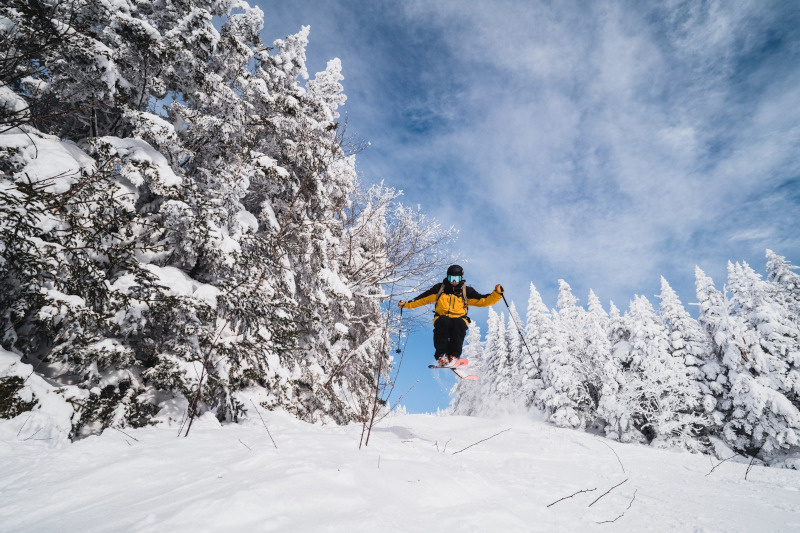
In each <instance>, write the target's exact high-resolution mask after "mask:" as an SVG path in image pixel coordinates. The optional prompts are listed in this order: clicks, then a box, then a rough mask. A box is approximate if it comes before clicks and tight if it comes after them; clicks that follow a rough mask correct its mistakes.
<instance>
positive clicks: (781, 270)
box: [767, 250, 800, 316]
mask: <svg viewBox="0 0 800 533" xmlns="http://www.w3.org/2000/svg"><path fill="white" fill-rule="evenodd" d="M798 268H799V267H797V266H795V265H792V264H791V263H789V262H788V261H787V260H786V258H785V257H783V256H782V255H778V254H776V253H775V252H773V251H772V250H767V274H768V279H769V280H770V281H772V282H773V283H775V284H777V285H778V287H780V289H781V292H782V293H783V299H784V300H785V301H786V303H787V305H788V307H789V310H790V311H791V312H793V313H794V316H798V315H800V275H798V274H797V273H796V272H794V271H795V270H797V269H798Z"/></svg>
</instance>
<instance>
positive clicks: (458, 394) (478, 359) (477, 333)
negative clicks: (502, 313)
mask: <svg viewBox="0 0 800 533" xmlns="http://www.w3.org/2000/svg"><path fill="white" fill-rule="evenodd" d="M482 344H483V343H482V341H481V328H480V327H479V326H478V324H475V323H473V324H471V325H470V327H469V329H468V330H467V338H466V340H465V344H464V350H463V352H462V354H461V356H462V357H466V358H467V359H469V369H470V370H469V371H470V373H472V374H477V375H479V376H485V375H486V372H485V370H484V369H485V366H486V365H485V363H484V356H483V346H482ZM484 388H485V387H484V381H482V380H478V381H473V380H465V379H460V380H458V381H456V383H455V385H453V390H451V391H450V394H451V396H452V400H451V401H450V409H451V412H452V413H453V414H454V415H464V416H480V415H481V414H482V413H483V410H484V409H485V407H486V402H491V401H492V399H491V398H488V397H484V393H485V392H486V391H485V390H484Z"/></svg>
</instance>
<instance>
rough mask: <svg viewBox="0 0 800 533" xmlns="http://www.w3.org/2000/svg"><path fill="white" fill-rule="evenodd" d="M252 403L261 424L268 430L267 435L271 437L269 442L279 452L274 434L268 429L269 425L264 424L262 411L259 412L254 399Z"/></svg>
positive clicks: (251, 400)
mask: <svg viewBox="0 0 800 533" xmlns="http://www.w3.org/2000/svg"><path fill="white" fill-rule="evenodd" d="M250 403H252V404H253V407H254V408H255V410H256V413H258V418H260V419H261V423H262V424H264V429H266V430H267V435H269V440H271V441H272V445H273V446H275V449H276V450H277V449H278V445H277V444H275V439H273V438H272V433H270V432H269V428H268V427H267V423H266V422H264V417H263V416H261V411H259V410H258V406H257V405H256V404H255V402H254V401H253V399H252V398H251V399H250Z"/></svg>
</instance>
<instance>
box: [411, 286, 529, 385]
mask: <svg viewBox="0 0 800 533" xmlns="http://www.w3.org/2000/svg"><path fill="white" fill-rule="evenodd" d="M501 288H502V287H501ZM500 296H502V297H503V302H504V303H505V304H506V307H508V315H509V316H510V317H511V320H512V322H514V325H515V326H516V327H517V333H519V338H520V339H522V344H524V345H525V349H526V350H527V351H528V355H530V356H531V361H533V366H534V367H535V368H536V373H537V374H538V373H540V371H539V365H538V364H536V359H535V358H534V357H533V354H532V353H531V349H530V348H528V342H527V341H526V340H525V335H523V334H522V328H520V327H519V324H517V319H516V318H514V314H513V313H512V312H511V307H509V305H508V301H507V300H506V294H505V292H502V293H500ZM401 311H402V310H401Z"/></svg>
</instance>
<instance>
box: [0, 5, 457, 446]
mask: <svg viewBox="0 0 800 533" xmlns="http://www.w3.org/2000/svg"><path fill="white" fill-rule="evenodd" d="M0 17H2V18H0V20H2V22H3V23H2V24H0V32H2V35H0V39H2V41H3V43H4V46H5V47H6V48H7V52H5V56H4V57H5V58H6V59H7V61H3V62H0V74H2V78H0V79H2V84H1V85H0V122H2V124H1V125H0V170H1V171H2V179H0V195H2V200H3V204H2V206H0V225H2V227H3V229H4V231H3V236H2V247H1V248H0V250H2V261H0V284H2V286H3V288H4V289H6V290H4V291H3V294H2V296H0V304H1V305H2V308H1V309H0V313H2V315H0V316H2V320H3V321H4V337H3V341H2V342H3V346H4V347H5V348H9V349H13V350H16V352H17V353H19V354H20V356H21V358H23V360H24V361H26V362H30V363H34V364H36V368H37V371H38V372H41V373H43V374H47V375H48V377H49V378H50V379H51V380H53V382H54V383H59V382H69V383H72V384H75V385H76V387H72V388H70V390H72V391H74V390H78V391H83V392H81V393H80V394H78V396H77V397H74V398H72V400H71V405H74V406H76V410H75V415H74V417H73V427H74V430H75V432H76V433H86V432H91V431H94V430H95V429H99V428H102V427H106V426H109V425H115V426H122V425H136V424H143V423H146V422H147V421H148V420H150V419H152V417H153V416H154V415H155V414H156V413H157V412H158V411H159V410H160V409H161V408H162V407H164V406H167V405H172V404H175V405H178V406H183V407H184V408H186V409H187V411H188V414H189V415H190V416H192V417H193V416H197V415H200V414H202V413H204V412H207V411H210V412H213V413H214V414H215V415H216V416H217V417H218V418H219V419H220V420H236V419H237V418H238V417H239V416H240V415H241V414H242V412H243V411H244V410H246V409H247V406H246V405H245V400H247V399H249V398H253V397H256V398H258V399H259V401H260V402H261V404H262V405H263V406H265V407H268V408H279V407H280V408H285V409H287V410H289V411H291V412H293V413H295V414H297V415H298V416H300V417H301V418H303V419H306V420H311V421H313V420H332V421H336V422H345V421H347V420H350V419H352V418H354V417H358V416H359V413H358V412H357V409H355V408H354V405H353V402H352V401H351V399H352V398H353V397H357V396H359V395H362V396H363V395H364V394H367V393H368V392H369V391H371V390H373V385H374V383H375V380H379V379H381V375H379V374H381V373H385V372H387V371H388V368H389V363H390V359H389V355H388V354H389V350H388V346H387V339H388V335H389V332H390V331H391V328H390V324H391V320H390V319H389V318H387V316H384V313H383V308H382V307H381V305H380V302H381V300H382V299H384V298H386V297H388V296H389V294H387V292H386V291H384V287H385V286H386V285H387V284H392V283H397V282H398V281H402V280H403V279H407V278H408V277H409V275H408V273H409V272H412V275H414V274H418V275H424V274H426V267H428V266H430V265H431V264H432V263H436V261H441V260H442V256H440V255H435V254H434V256H432V257H433V259H432V260H430V261H429V260H428V259H427V257H426V255H428V254H427V248H426V247H428V246H431V245H432V244H435V243H437V242H442V241H445V240H447V239H449V238H450V237H451V236H452V234H453V232H452V230H441V229H440V228H438V225H437V224H436V223H435V221H430V220H427V219H425V217H424V216H422V215H421V214H420V213H418V212H417V214H418V215H420V216H418V217H417V218H416V219H415V221H414V223H415V224H416V226H414V229H415V230H416V232H414V231H412V232H409V233H403V230H404V229H407V228H401V229H398V228H399V227H400V226H401V224H398V223H393V222H392V220H395V221H396V220H398V217H397V216H396V213H397V212H402V213H411V212H412V211H411V210H403V208H402V206H400V205H399V204H397V205H395V206H394V207H393V210H394V211H393V212H392V213H387V212H386V211H385V210H379V214H378V216H377V217H375V218H376V221H375V223H374V224H372V225H369V224H366V223H363V224H362V221H354V219H353V218H352V217H351V218H348V212H347V210H348V209H349V208H351V207H352V206H354V205H356V204H357V203H358V199H357V179H356V171H355V161H354V155H353V154H350V153H347V151H346V148H345V147H344V146H343V142H344V141H343V138H342V137H341V136H340V132H339V124H338V123H337V122H335V121H336V119H337V118H338V116H339V114H338V107H339V106H341V105H342V104H343V103H344V101H345V96H344V95H343V93H342V86H341V84H340V81H341V80H342V79H343V78H342V74H341V64H340V63H339V61H338V60H332V61H331V62H329V63H328V65H327V68H326V70H325V71H323V72H320V73H318V74H317V75H316V76H315V77H314V79H311V80H308V73H307V71H306V66H305V47H306V45H307V42H308V34H309V30H308V28H307V27H306V28H302V29H301V31H300V32H299V33H298V34H296V35H293V36H289V37H287V38H286V39H283V40H278V41H276V42H275V47H274V48H273V49H269V48H267V47H265V46H264V45H263V43H262V42H261V40H260V37H259V33H260V31H261V29H262V27H263V12H262V11H261V10H260V9H259V8H257V7H251V6H250V5H249V4H247V3H246V2H241V1H231V0H189V1H181V2H177V1H173V0H160V1H159V2H153V3H148V2H132V1H128V0H121V1H120V2H114V3H113V5H112V4H108V3H104V2H57V3H48V2H38V1H36V2H27V1H22V0H11V1H10V2H7V3H4V4H3V5H2V6H0ZM306 80H308V81H306ZM303 81H305V86H303V85H302V82H303ZM43 161H47V162H49V163H48V164H45V165H42V164H41V163H42V162H43ZM23 207H24V208H23ZM384 207H385V206H384ZM382 209H383V208H382ZM393 217H394V218H393ZM352 224H354V226H353V225H352ZM359 224H360V225H361V226H362V227H367V226H369V230H368V231H367V233H368V235H362V236H361V237H359V239H361V241H360V242H359V243H358V244H357V246H358V247H360V248H362V249H363V251H367V250H369V251H368V252H366V253H369V254H372V255H373V257H377V258H379V263H380V268H379V269H378V271H379V275H377V276H367V277H364V276H362V275H361V274H362V273H363V269H362V267H364V265H365V264H366V262H359V261H360V260H358V259H357V260H351V259H352V257H351V256H349V255H348V254H349V248H348V247H347V246H345V245H344V244H345V240H347V239H350V238H351V237H352V234H351V233H349V232H350V230H351V229H352V228H353V227H358V226H359ZM9 228H15V229H14V230H13V232H7V231H6V229H9ZM387 228H388V230H387ZM402 237H407V238H408V239H409V240H413V241H414V242H413V244H403V243H402V242H400V241H401V240H402ZM393 239H394V240H393ZM362 257H364V255H363V254H362ZM409 265H413V266H411V267H409ZM435 266H439V265H438V264H437V265H435ZM404 268H406V269H409V270H406V271H405V274H403V275H399V276H397V275H395V274H397V272H398V271H402V269H404ZM377 362H380V363H381V364H379V365H377V368H378V369H380V368H382V369H383V370H381V371H378V370H376V363H377ZM65 390H66V389H65Z"/></svg>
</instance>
